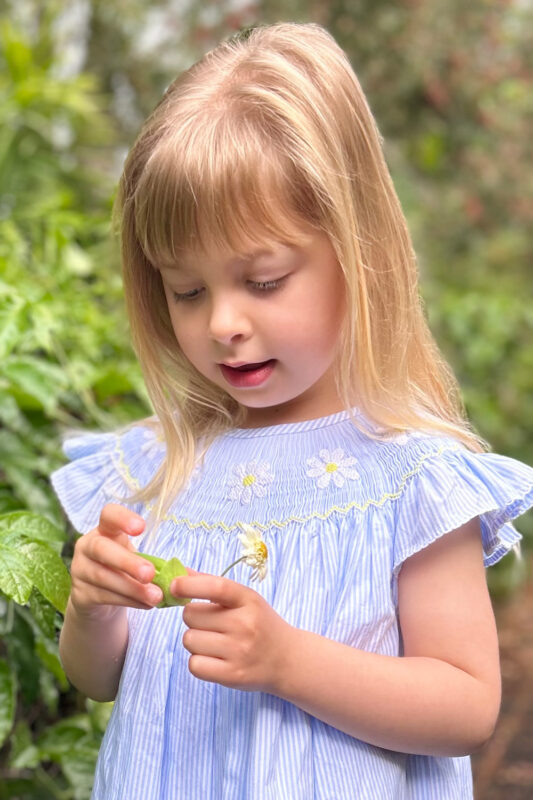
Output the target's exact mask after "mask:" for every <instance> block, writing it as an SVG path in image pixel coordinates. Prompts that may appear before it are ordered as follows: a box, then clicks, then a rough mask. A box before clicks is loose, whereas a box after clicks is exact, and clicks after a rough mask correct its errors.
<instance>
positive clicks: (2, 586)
mask: <svg viewBox="0 0 533 800" xmlns="http://www.w3.org/2000/svg"><path fill="white" fill-rule="evenodd" d="M32 588H33V581H32V579H31V578H30V577H29V575H28V574H27V564H26V561H25V559H24V557H23V556H22V554H20V553H18V552H16V551H15V550H10V549H8V548H7V547H0V591H2V592H3V593H4V594H5V595H7V597H10V598H11V599H12V600H14V601H15V603H18V604H19V605H24V604H25V603H27V602H28V600H29V598H30V594H31V590H32Z"/></svg>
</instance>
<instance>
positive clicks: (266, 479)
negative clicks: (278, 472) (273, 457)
mask: <svg viewBox="0 0 533 800" xmlns="http://www.w3.org/2000/svg"><path fill="white" fill-rule="evenodd" d="M273 480H274V475H273V473H272V471H271V469H270V464H268V463H267V462H265V461H260V462H258V461H249V462H247V463H246V464H235V466H234V467H233V469H232V476H231V478H230V479H229V480H228V483H227V485H228V489H229V491H228V495H227V496H228V497H229V499H230V500H239V501H240V502H241V503H250V502H251V501H252V500H253V498H254V497H265V495H266V493H267V491H268V489H267V487H268V485H269V484H270V483H272V481H273Z"/></svg>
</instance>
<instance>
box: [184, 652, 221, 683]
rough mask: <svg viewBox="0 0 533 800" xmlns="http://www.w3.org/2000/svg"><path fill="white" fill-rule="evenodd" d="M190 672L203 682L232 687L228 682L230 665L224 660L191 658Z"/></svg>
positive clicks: (205, 657) (206, 657)
mask: <svg viewBox="0 0 533 800" xmlns="http://www.w3.org/2000/svg"><path fill="white" fill-rule="evenodd" d="M189 672H190V673H191V675H194V677H195V678H198V679H199V680H201V681H209V682H210V683H220V684H222V686H231V685H232V684H231V683H230V682H229V681H228V665H227V663H226V661H225V660H224V659H223V658H210V657H209V656H201V655H192V656H191V657H190V658H189Z"/></svg>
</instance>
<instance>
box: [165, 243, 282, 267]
mask: <svg viewBox="0 0 533 800" xmlns="http://www.w3.org/2000/svg"><path fill="white" fill-rule="evenodd" d="M273 252H274V251H273V250H267V249H265V248H264V247H262V248H258V249H256V250H252V251H250V252H249V253H244V255H242V256H236V257H235V258H230V260H229V261H228V262H227V263H226V266H232V265H235V266H237V265H238V264H244V263H246V262H253V261H257V259H258V258H259V257H260V256H265V255H272V253H273ZM171 269H172V272H188V273H191V274H192V273H193V272H194V267H192V266H190V265H189V264H186V263H185V262H184V261H182V262H178V263H177V264H176V265H174V266H172V267H171Z"/></svg>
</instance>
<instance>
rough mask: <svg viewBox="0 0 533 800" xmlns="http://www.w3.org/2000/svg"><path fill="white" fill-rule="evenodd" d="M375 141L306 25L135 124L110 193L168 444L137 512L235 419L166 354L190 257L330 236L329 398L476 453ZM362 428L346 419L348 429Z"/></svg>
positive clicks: (142, 356) (212, 71) (272, 29)
mask: <svg viewBox="0 0 533 800" xmlns="http://www.w3.org/2000/svg"><path fill="white" fill-rule="evenodd" d="M381 145H382V138H381V136H380V134H379V131H378V129H377V126H376V123H375V120H374V118H373V116H372V113H371V111H370V109H369V106H368V104H367V101H366V98H365V96H364V94H363V91H362V89H361V86H360V84H359V82H358V80H357V77H356V76H355V74H354V72H353V70H352V68H351V66H350V63H349V61H348V59H347V57H346V54H345V53H344V52H343V51H342V49H341V48H340V47H339V46H338V45H337V43H336V42H335V40H334V39H333V38H332V36H331V35H330V34H329V33H328V32H327V31H326V30H325V29H324V28H322V27H321V26H319V25H316V24H313V23H306V24H304V23H278V24H275V25H266V26H260V27H256V28H253V29H252V30H251V31H250V32H248V34H247V35H246V36H237V37H233V38H232V39H229V40H227V41H223V42H222V43H221V44H219V45H218V46H217V47H215V48H214V49H213V50H211V51H210V52H208V53H207V54H206V55H205V56H204V57H203V58H202V59H201V60H200V61H198V62H197V63H196V64H194V65H193V66H192V67H191V68H190V69H188V70H187V71H186V72H184V73H183V74H182V75H180V76H179V77H178V78H177V79H176V80H175V81H174V82H173V83H172V84H171V85H170V87H169V88H168V90H167V91H166V93H165V95H164V97H163V98H162V100H161V102H160V103H159V104H158V106H157V107H156V109H155V110H154V112H153V113H152V114H151V116H150V117H149V118H148V120H147V121H146V123H145V124H144V126H143V128H142V130H141V132H140V134H139V137H138V138H137V141H136V142H135V144H134V145H133V147H132V149H131V151H130V153H129V156H128V158H127V160H126V163H125V167H124V172H123V175H122V178H121V181H120V185H119V193H118V198H117V203H116V219H117V220H118V222H119V225H120V232H121V245H122V263H123V276H124V286H125V294H126V304H127V309H128V314H129V318H130V323H131V330H132V337H133V343H134V347H135V349H136V352H137V355H138V357H139V360H140V363H141V367H142V369H143V372H144V376H145V381H146V386H147V389H148V392H149V395H150V398H151V400H152V403H153V407H154V410H155V412H156V415H157V417H158V420H159V424H160V425H161V426H162V429H163V434H164V438H165V441H166V444H167V455H166V460H165V463H164V464H163V466H162V468H161V469H160V470H159V472H158V473H157V475H156V476H155V477H154V479H153V480H152V481H151V483H150V484H149V485H148V486H147V487H145V489H144V490H143V492H141V493H139V494H138V495H136V497H137V498H139V499H144V500H149V499H151V498H154V497H155V496H158V498H159V499H158V503H157V515H158V516H159V515H161V514H162V513H163V512H164V510H165V509H166V508H167V507H168V505H169V503H170V502H171V500H172V498H173V497H174V496H175V494H176V493H177V492H178V491H179V489H180V488H181V487H182V486H183V485H184V483H185V482H186V480H187V478H188V476H189V475H190V473H191V471H192V469H193V466H194V463H195V459H196V458H197V456H198V443H199V442H202V446H203V450H204V451H205V447H207V446H208V444H209V443H210V442H211V441H212V440H213V439H214V438H215V437H216V436H217V435H219V434H220V433H221V432H223V431H224V430H227V429H228V428H231V427H234V426H238V425H240V424H241V423H243V421H244V414H245V409H243V408H242V407H241V406H240V405H239V404H238V403H237V402H236V401H235V400H234V399H233V398H231V397H230V396H229V395H228V394H227V393H225V392H224V391H223V390H222V389H220V388H219V387H217V386H215V385H214V384H212V383H211V382H210V381H208V380H207V379H205V378H204V377H203V376H202V375H200V374H199V373H198V372H197V371H196V370H195V369H194V367H192V365H191V364H190V363H189V362H188V361H187V359H186V358H185V357H184V355H183V354H182V352H181V351H180V348H179V346H178V344H177V342H176V338H175V336H174V332H173V329H172V325H171V322H170V316H169V312H168V308H167V303H166V300H165V295H164V292H163V286H162V281H161V276H160V273H159V268H162V267H169V266H172V265H176V264H177V263H178V262H179V260H180V258H181V257H182V255H183V254H184V253H187V252H191V251H192V252H195V253H202V252H205V251H207V250H208V249H209V248H210V247H218V246H220V247H229V248H231V249H232V250H233V251H234V252H236V253H240V252H241V248H242V246H243V242H247V243H248V244H249V242H250V241H253V242H257V243H261V242H263V241H265V240H267V239H269V238H270V239H271V240H272V239H273V238H274V239H276V240H277V241H283V242H285V243H298V241H299V231H301V229H302V223H303V224H305V225H307V226H309V225H311V226H313V227H314V228H316V229H317V230H320V231H323V232H325V233H326V234H327V235H328V236H329V238H330V241H331V243H332V245H333V247H334V249H335V251H336V254H337V258H338V262H339V265H340V268H341V270H342V273H343V276H344V281H345V285H346V295H347V303H346V307H347V312H346V314H345V318H344V320H343V323H342V328H341V332H340V358H339V368H338V375H337V387H338V390H339V393H340V397H341V398H342V401H343V403H344V404H345V406H346V408H348V409H349V408H351V407H352V406H354V405H357V407H358V408H359V409H360V410H361V411H362V412H363V414H364V415H365V416H366V417H367V418H368V419H369V420H371V421H372V423H373V424H374V425H375V430H380V431H384V432H388V433H390V432H393V431H401V430H405V429H410V428H418V429H425V430H428V431H434V432H441V433H446V434H450V435H452V436H455V437H457V438H458V439H459V440H461V441H462V442H463V443H464V444H465V445H466V446H467V447H469V448H470V449H472V450H481V449H482V447H483V445H482V442H481V440H480V439H479V437H477V436H476V434H475V433H474V432H473V430H472V429H471V427H470V426H469V424H468V422H467V421H466V419H465V416H464V412H463V408H462V404H461V400H460V394H459V391H458V387H457V384H456V381H455V378H454V376H453V374H452V372H451V370H450V368H449V367H448V365H447V364H446V363H445V361H444V360H443V358H442V356H441V355H440V353H439V350H438V348H437V346H436V344H435V342H434V340H433V338H432V336H431V333H430V332H429V329H428V326H427V323H426V320H425V317H424V313H423V309H422V306H421V301H420V297H419V291H418V276H417V267H416V260H415V255H414V252H413V247H412V243H411V239H410V235H409V232H408V229H407V225H406V221H405V218H404V215H403V213H402V210H401V207H400V204H399V201H398V197H397V195H396V192H395V190H394V187H393V184H392V180H391V177H390V174H389V171H388V168H387V165H386V163H385V159H384V156H383V152H382V147H381ZM358 419H359V417H355V418H354V423H355V424H358Z"/></svg>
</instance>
